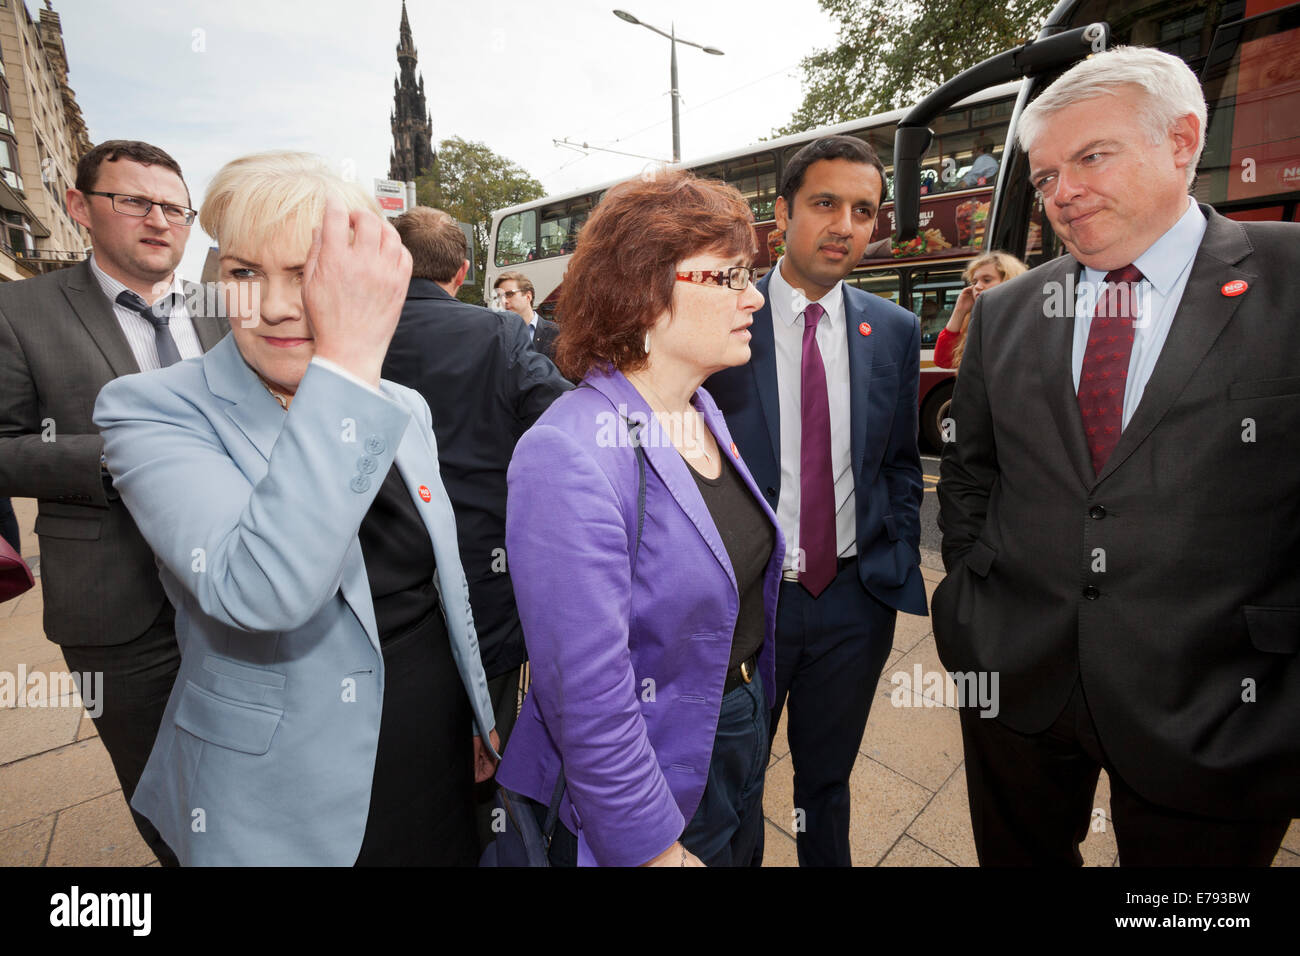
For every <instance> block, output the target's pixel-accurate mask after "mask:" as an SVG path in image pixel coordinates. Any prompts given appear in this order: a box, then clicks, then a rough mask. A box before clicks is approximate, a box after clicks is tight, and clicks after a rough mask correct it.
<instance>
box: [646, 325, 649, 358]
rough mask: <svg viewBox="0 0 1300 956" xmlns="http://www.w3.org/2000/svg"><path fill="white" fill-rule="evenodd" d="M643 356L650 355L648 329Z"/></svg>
mask: <svg viewBox="0 0 1300 956" xmlns="http://www.w3.org/2000/svg"><path fill="white" fill-rule="evenodd" d="M645 354H646V355H649V354H650V331H649V330H648V329H647V330H646V334H645Z"/></svg>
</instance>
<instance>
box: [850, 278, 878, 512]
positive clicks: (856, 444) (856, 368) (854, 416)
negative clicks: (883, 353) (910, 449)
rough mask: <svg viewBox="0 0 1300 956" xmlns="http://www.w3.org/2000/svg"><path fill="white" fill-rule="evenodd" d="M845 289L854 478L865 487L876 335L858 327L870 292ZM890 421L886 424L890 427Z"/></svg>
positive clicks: (865, 309)
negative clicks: (864, 460) (863, 471)
mask: <svg viewBox="0 0 1300 956" xmlns="http://www.w3.org/2000/svg"><path fill="white" fill-rule="evenodd" d="M843 291H844V325H845V329H844V332H845V334H846V335H847V336H848V337H849V422H850V427H851V428H852V431H853V435H852V447H851V452H852V455H853V479H854V482H853V483H854V487H857V488H863V487H865V483H864V482H863V479H862V459H863V457H864V456H865V454H866V446H867V429H868V427H869V426H870V424H871V423H870V422H868V421H867V418H868V415H869V408H868V403H867V397H868V395H869V394H870V389H871V366H872V360H873V357H874V355H875V353H876V336H874V335H863V334H862V333H861V332H859V331H858V326H860V325H861V324H862V323H863V322H866V321H867V318H868V312H869V309H868V305H869V303H870V301H871V300H870V298H869V296H870V293H867V292H861V291H860V290H858V289H855V288H853V287H852V286H850V285H845V286H844V287H843ZM888 425H889V423H888V422H887V423H886V426H888Z"/></svg>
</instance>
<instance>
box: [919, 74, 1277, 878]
mask: <svg viewBox="0 0 1300 956" xmlns="http://www.w3.org/2000/svg"><path fill="white" fill-rule="evenodd" d="M1205 118H1206V112H1205V102H1204V98H1203V96H1202V94H1201V91H1200V87H1199V85H1198V84H1197V82H1196V78H1195V77H1194V76H1193V75H1192V73H1191V71H1190V70H1189V69H1188V68H1187V67H1186V65H1185V64H1184V63H1183V62H1182V61H1181V60H1179V59H1177V58H1176V57H1173V56H1169V55H1168V54H1164V53H1160V52H1158V51H1155V50H1149V49H1140V48H1119V49H1116V50H1113V51H1111V52H1108V53H1103V54H1099V55H1097V56H1095V57H1092V58H1090V59H1089V60H1087V61H1084V62H1083V63H1080V64H1078V65H1076V66H1075V67H1073V68H1072V69H1070V70H1069V71H1068V72H1066V73H1065V74H1064V75H1063V76H1062V77H1061V78H1060V79H1058V80H1057V81H1056V82H1055V83H1053V84H1052V85H1051V86H1050V87H1049V88H1048V89H1047V90H1046V91H1045V92H1044V93H1043V94H1042V95H1041V96H1040V97H1039V98H1038V99H1037V100H1036V101H1035V102H1034V103H1032V104H1031V105H1030V106H1029V107H1028V108H1027V109H1026V111H1025V114H1024V116H1023V117H1022V119H1021V122H1020V126H1019V129H1018V136H1019V139H1020V143H1021V145H1022V147H1024V148H1025V149H1026V150H1027V151H1028V155H1029V167H1030V175H1031V177H1032V180H1031V181H1032V182H1033V184H1034V186H1035V187H1036V188H1037V190H1038V191H1039V193H1040V194H1041V196H1042V199H1043V208H1044V210H1045V212H1046V214H1047V217H1048V219H1049V220H1050V222H1051V224H1052V227H1053V229H1054V230H1055V231H1056V233H1057V235H1058V236H1060V238H1061V240H1062V242H1063V243H1064V244H1065V248H1066V250H1067V251H1068V253H1069V254H1068V255H1065V256H1062V257H1061V258H1059V259H1057V260H1055V261H1053V262H1049V263H1047V264H1045V265H1043V266H1040V267H1039V268H1037V269H1034V270H1032V271H1031V272H1029V273H1027V274H1025V275H1024V276H1021V277H1019V278H1017V279H1015V280H1013V281H1011V282H1008V283H1005V284H1004V285H1002V286H1000V287H998V288H996V289H992V290H990V291H989V292H988V293H987V294H985V295H983V296H981V297H980V300H979V303H978V304H977V306H976V309H975V316H974V319H973V321H972V324H971V329H970V333H969V337H968V339H967V346H966V354H965V357H964V358H963V361H962V373H961V376H960V378H959V379H958V381H957V389H956V392H955V394H954V396H953V409H952V416H953V418H954V420H955V436H954V437H955V441H953V442H952V443H951V444H950V445H948V447H947V448H946V449H945V452H944V458H943V464H942V466H941V469H940V473H941V481H940V484H939V489H938V492H939V503H940V508H941V524H942V528H943V531H944V541H943V551H944V561H945V564H946V565H947V568H948V571H949V574H948V576H947V578H946V579H945V580H944V582H943V583H942V584H941V585H940V586H939V588H938V590H937V591H936V593H935V595H934V601H933V613H934V628H935V637H936V640H937V642H938V646H939V653H940V656H941V658H942V660H943V662H944V665H945V666H946V667H947V668H948V669H949V670H950V671H953V672H962V673H963V674H970V673H974V674H977V675H978V674H981V673H983V672H996V673H997V674H998V677H999V683H998V685H995V686H998V687H999V690H1000V694H999V700H998V702H997V704H998V708H997V711H996V716H990V715H991V714H992V710H991V708H986V709H985V713H984V714H983V715H981V713H980V712H979V711H978V710H975V709H973V708H970V707H965V708H963V709H962V713H961V720H962V735H963V739H964V745H965V755H966V779H967V787H968V790H969V794H970V804H971V820H972V824H973V827H974V833H975V841H976V847H977V849H978V852H979V858H980V862H981V863H982V864H985V865H989V864H1012V865H1014V864H1042V865H1063V864H1064V865H1068V864H1075V865H1077V864H1078V863H1079V862H1081V860H1080V855H1079V852H1078V844H1079V843H1080V842H1081V841H1082V839H1083V837H1084V836H1085V835H1086V833H1087V831H1088V826H1089V822H1090V820H1091V819H1093V818H1094V815H1095V814H1096V813H1097V812H1098V811H1097V810H1096V809H1094V791H1095V789H1096V784H1097V780H1098V774H1099V768H1101V767H1104V768H1105V769H1106V771H1107V774H1108V776H1109V778H1110V787H1111V797H1110V818H1111V821H1112V824H1113V827H1114V832H1115V836H1116V840H1117V843H1118V846H1119V856H1120V861H1121V862H1122V863H1124V864H1126V865H1152V864H1238V865H1240V864H1245V865H1267V864H1268V863H1269V862H1270V861H1271V860H1272V858H1273V856H1274V855H1275V853H1276V852H1277V849H1278V846H1279V845H1280V843H1281V841H1282V838H1283V835H1284V834H1285V832H1286V829H1287V825H1288V823H1289V821H1290V819H1291V817H1293V816H1297V815H1300V653H1298V652H1300V560H1297V559H1300V471H1297V469H1296V468H1295V466H1294V454H1295V451H1294V443H1295V436H1296V434H1297V432H1298V430H1300V378H1297V377H1296V373H1295V368H1294V356H1295V355H1296V354H1298V353H1300V322H1296V321H1292V320H1291V319H1293V317H1294V316H1295V312H1296V307H1295V304H1294V303H1295V298H1294V294H1293V291H1292V290H1293V289H1294V283H1295V281H1296V278H1295V277H1296V276H1297V275H1300V226H1298V225H1293V224H1282V223H1249V224H1242V223H1236V222H1231V221H1229V220H1227V219H1224V218H1222V217H1221V216H1219V215H1217V214H1216V213H1215V212H1214V211H1213V210H1212V209H1210V208H1209V207H1208V206H1198V205H1197V204H1196V203H1194V202H1193V201H1192V200H1191V199H1190V197H1189V196H1188V190H1189V188H1190V186H1191V183H1192V179H1193V177H1194V174H1195V170H1196V165H1197V161H1198V159H1199V157H1200V154H1201V149H1202V147H1203V145H1204V140H1205ZM1061 303H1063V304H1064V308H1063V309H1060V308H1057V306H1058V305H1060V304H1061ZM1062 313H1064V314H1062Z"/></svg>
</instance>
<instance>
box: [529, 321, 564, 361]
mask: <svg viewBox="0 0 1300 956" xmlns="http://www.w3.org/2000/svg"><path fill="white" fill-rule="evenodd" d="M559 334H560V327H559V326H558V325H556V324H555V323H554V322H552V321H551V320H550V319H547V318H543V317H542V316H540V315H539V316H538V317H537V333H536V335H535V336H534V338H533V348H534V349H536V350H537V351H538V352H541V353H542V354H543V355H545V356H546V357H547V358H548V359H550V360H551V361H552V362H554V361H555V339H556V336H558V335H559Z"/></svg>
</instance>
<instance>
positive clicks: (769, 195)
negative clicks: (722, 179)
mask: <svg viewBox="0 0 1300 956" xmlns="http://www.w3.org/2000/svg"><path fill="white" fill-rule="evenodd" d="M726 181H727V182H728V183H729V184H730V185H732V186H735V187H736V188H737V189H738V190H740V194H741V195H742V196H744V197H745V202H747V203H749V208H750V211H751V212H752V213H753V214H754V221H755V222H767V221H768V220H769V219H772V218H773V217H775V215H776V157H775V156H774V155H773V154H771V153H759V154H758V155H757V156H746V157H745V158H744V159H738V160H733V161H732V162H730V163H727V169H726Z"/></svg>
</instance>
